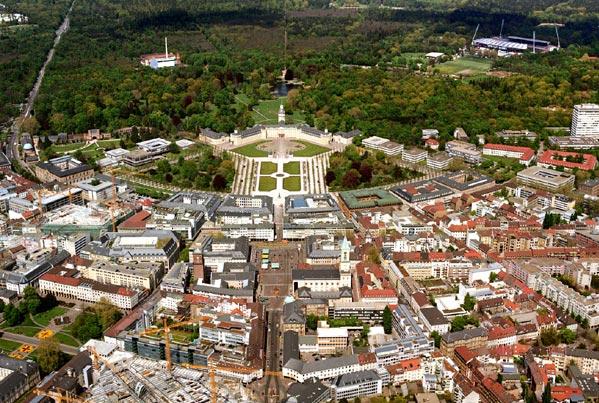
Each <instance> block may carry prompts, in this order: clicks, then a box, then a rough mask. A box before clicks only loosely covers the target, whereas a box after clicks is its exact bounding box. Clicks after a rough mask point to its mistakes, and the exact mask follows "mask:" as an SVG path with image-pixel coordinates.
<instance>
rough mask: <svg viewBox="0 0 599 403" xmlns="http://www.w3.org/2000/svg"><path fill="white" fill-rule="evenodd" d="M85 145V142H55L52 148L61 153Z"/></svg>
mask: <svg viewBox="0 0 599 403" xmlns="http://www.w3.org/2000/svg"><path fill="white" fill-rule="evenodd" d="M83 146H85V143H70V144H54V145H53V146H52V147H51V149H52V151H56V152H57V153H59V154H62V153H66V152H69V151H74V150H77V149H78V148H81V147H83Z"/></svg>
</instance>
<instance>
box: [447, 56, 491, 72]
mask: <svg viewBox="0 0 599 403" xmlns="http://www.w3.org/2000/svg"><path fill="white" fill-rule="evenodd" d="M435 69H438V70H439V72H441V73H442V74H457V75H462V76H475V75H478V74H484V73H486V72H487V71H489V70H491V61H490V60H487V59H480V58H476V57H461V58H459V59H456V60H451V61H449V62H445V63H441V64H439V65H438V66H436V67H435Z"/></svg>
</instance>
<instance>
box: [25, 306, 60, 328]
mask: <svg viewBox="0 0 599 403" xmlns="http://www.w3.org/2000/svg"><path fill="white" fill-rule="evenodd" d="M66 312H67V309H66V308H63V307H61V306H55V307H54V308H52V309H50V310H49V311H46V312H42V313H38V314H36V315H33V320H34V321H35V322H36V323H39V324H40V325H43V326H48V325H49V324H50V321H51V320H52V319H54V318H56V317H57V316H61V315H64V314H65V313H66Z"/></svg>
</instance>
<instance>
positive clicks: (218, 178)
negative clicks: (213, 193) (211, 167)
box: [212, 174, 227, 190]
mask: <svg viewBox="0 0 599 403" xmlns="http://www.w3.org/2000/svg"><path fill="white" fill-rule="evenodd" d="M226 187H227V180H226V179H225V177H224V176H222V175H221V174H216V175H214V178H212V188H213V189H214V190H224V189H225V188H226Z"/></svg>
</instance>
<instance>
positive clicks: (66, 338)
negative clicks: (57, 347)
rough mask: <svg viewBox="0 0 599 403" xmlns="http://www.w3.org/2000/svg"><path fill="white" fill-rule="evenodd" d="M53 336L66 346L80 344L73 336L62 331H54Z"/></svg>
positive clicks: (77, 345)
mask: <svg viewBox="0 0 599 403" xmlns="http://www.w3.org/2000/svg"><path fill="white" fill-rule="evenodd" d="M54 337H55V338H56V340H58V342H59V343H60V344H66V345H67V346H73V347H79V346H80V345H81V343H80V342H79V340H77V339H76V338H75V337H73V336H71V335H69V334H66V333H63V332H60V333H56V334H55V335H54Z"/></svg>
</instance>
